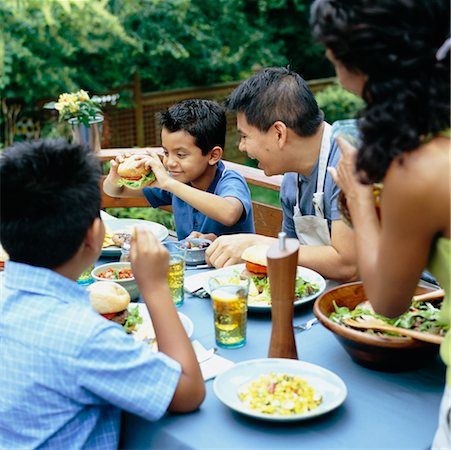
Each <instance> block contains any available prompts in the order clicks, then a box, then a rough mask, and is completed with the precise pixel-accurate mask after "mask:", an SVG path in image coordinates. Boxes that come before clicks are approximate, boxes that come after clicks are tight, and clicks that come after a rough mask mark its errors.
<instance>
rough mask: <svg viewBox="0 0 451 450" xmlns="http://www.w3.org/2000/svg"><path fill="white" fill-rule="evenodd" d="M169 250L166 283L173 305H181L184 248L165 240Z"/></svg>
mask: <svg viewBox="0 0 451 450" xmlns="http://www.w3.org/2000/svg"><path fill="white" fill-rule="evenodd" d="M164 246H165V247H166V248H167V249H168V252H169V270H168V285H169V289H170V291H171V296H172V301H173V302H174V305H175V306H181V305H183V299H184V278H185V261H186V248H182V247H181V246H180V245H178V244H177V243H175V242H165V243H164Z"/></svg>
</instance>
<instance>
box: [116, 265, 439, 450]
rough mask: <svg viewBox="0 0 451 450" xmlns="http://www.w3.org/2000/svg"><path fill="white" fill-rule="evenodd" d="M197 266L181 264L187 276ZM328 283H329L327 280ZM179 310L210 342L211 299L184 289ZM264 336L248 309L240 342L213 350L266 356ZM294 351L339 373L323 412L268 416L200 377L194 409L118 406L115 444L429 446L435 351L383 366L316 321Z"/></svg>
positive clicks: (263, 318)
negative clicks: (422, 360) (150, 411)
mask: <svg viewBox="0 0 451 450" xmlns="http://www.w3.org/2000/svg"><path fill="white" fill-rule="evenodd" d="M196 273H199V271H198V270H189V271H186V274H185V275H186V277H188V276H190V275H194V274H196ZM329 286H330V284H329ZM179 311H180V312H182V313H183V314H185V315H187V316H188V317H189V318H190V319H191V320H192V322H193V324H194V334H193V336H192V339H193V340H194V339H197V340H199V341H200V342H201V343H202V344H203V345H204V346H205V347H206V348H207V349H209V348H212V347H215V346H216V345H215V340H214V328H213V313H212V308H211V304H210V299H201V298H198V297H194V296H192V295H189V294H186V295H185V303H184V305H182V306H181V307H180V308H179ZM312 317H313V312H312V303H309V304H304V305H300V306H298V307H296V308H295V323H301V322H304V321H306V320H308V319H310V318H312ZM270 336H271V315H270V314H269V313H262V312H258V313H255V312H250V313H249V315H248V328H247V343H246V345H245V346H244V347H242V348H240V349H222V348H219V349H218V354H219V355H220V356H223V357H224V358H227V359H230V360H232V361H234V362H240V361H246V360H250V359H256V358H265V357H267V354H268V349H269V341H270ZM296 344H297V350H298V357H299V359H300V360H302V361H306V362H309V363H313V364H316V365H319V366H322V367H324V368H326V369H329V370H331V371H333V372H335V373H336V374H337V375H338V376H339V377H341V378H342V380H343V381H344V383H345V384H346V386H347V389H348V396H347V398H346V400H345V402H344V403H343V404H342V405H341V406H340V407H338V408H337V409H335V410H334V411H331V412H330V413H328V414H325V415H323V416H320V417H317V418H315V419H311V420H305V421H298V422H282V423H281V422H270V421H262V420H257V419H253V418H250V417H247V416H244V415H241V414H239V413H237V412H234V411H232V410H231V409H229V408H228V407H227V406H225V405H224V404H222V403H221V402H220V401H219V400H218V399H217V398H216V396H215V394H214V392H213V380H210V381H207V382H206V389H207V395H206V399H205V401H204V403H203V404H202V405H201V407H200V408H199V410H197V411H195V412H193V413H190V414H170V413H168V414H166V415H165V416H164V417H163V418H162V419H161V420H159V421H157V422H148V421H146V420H144V419H142V418H140V417H137V416H135V415H132V414H130V413H123V420H122V429H121V442H120V448H125V449H171V450H173V449H233V448H234V449H252V448H255V449H264V448H266V449H276V448H283V449H289V448H293V449H294V448H297V449H298V448H308V449H312V448H322V449H331V448H341V449H353V448H354V449H357V448H377V449H382V448H391V449H393V448H397V449H398V448H409V449H421V450H425V449H428V448H429V447H430V445H431V442H432V439H433V436H434V433H435V430H436V427H437V417H438V411H439V405H440V401H441V397H442V394H443V390H444V385H445V366H444V364H443V363H442V362H441V360H440V357H437V358H436V359H435V360H434V361H433V362H432V363H430V364H429V365H428V366H427V367H424V368H423V369H421V370H417V371H412V372H404V373H386V372H378V371H374V370H370V369H367V368H365V367H362V366H360V365H358V364H356V363H354V362H353V361H352V360H351V358H350V357H349V356H348V354H347V353H346V352H345V350H344V349H343V348H342V347H341V345H340V344H339V343H338V341H337V340H336V339H335V337H334V335H333V334H332V333H331V332H330V331H329V330H327V329H326V328H324V327H323V326H322V325H320V324H318V325H316V326H314V327H312V328H311V329H310V330H308V331H304V332H301V333H298V334H296Z"/></svg>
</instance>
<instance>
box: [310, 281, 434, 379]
mask: <svg viewBox="0 0 451 450" xmlns="http://www.w3.org/2000/svg"><path fill="white" fill-rule="evenodd" d="M431 290H432V289H429V288H425V287H421V286H418V287H417V289H416V292H415V294H417V295H418V294H423V293H426V292H430V291H431ZM366 300H368V297H367V296H366V293H365V290H364V288H363V284H362V282H360V281H359V282H355V283H348V284H343V285H341V286H338V287H336V288H333V289H331V290H330V291H328V292H326V293H324V294H322V295H321V296H320V297H318V298H317V300H316V301H315V304H314V307H313V311H314V313H315V316H316V317H317V318H318V320H319V321H320V322H321V323H322V324H323V325H324V326H325V327H326V328H328V329H329V330H330V331H332V333H334V335H335V337H336V338H337V340H338V342H340V344H341V345H342V346H343V347H344V349H345V350H346V352H347V353H348V354H349V356H350V357H351V358H352V359H353V361H355V362H356V363H358V364H361V365H362V366H365V367H368V368H370V369H374V370H381V371H385V372H403V371H409V370H415V369H418V368H420V367H423V366H425V365H426V364H428V363H429V362H431V361H432V360H434V359H435V358H436V356H437V353H438V351H439V348H440V347H439V345H437V344H432V343H429V342H423V341H418V340H416V339H412V338H410V337H399V338H398V337H381V336H377V335H373V334H368V333H365V332H363V331H359V330H355V329H352V328H349V327H346V326H344V325H340V324H338V323H336V322H333V321H332V320H331V319H329V316H330V314H331V313H332V312H334V311H335V310H334V302H335V303H336V304H337V306H347V307H348V308H349V309H350V310H353V309H354V308H356V306H357V305H359V304H360V303H362V302H364V301H366Z"/></svg>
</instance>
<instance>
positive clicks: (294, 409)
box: [238, 372, 322, 416]
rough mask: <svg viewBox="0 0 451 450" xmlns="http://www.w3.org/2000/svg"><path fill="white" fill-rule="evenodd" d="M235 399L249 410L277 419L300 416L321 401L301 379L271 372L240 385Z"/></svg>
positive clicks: (319, 396)
mask: <svg viewBox="0 0 451 450" xmlns="http://www.w3.org/2000/svg"><path fill="white" fill-rule="evenodd" d="M238 396H239V398H240V400H241V401H242V402H243V403H244V404H245V405H246V406H248V407H249V408H251V409H254V410H257V411H259V412H261V413H264V414H275V415H281V416H289V415H292V414H302V413H304V412H307V411H310V410H312V409H314V408H316V407H317V406H318V405H319V404H320V403H321V401H322V397H321V395H320V394H318V393H317V392H315V390H314V389H313V388H312V386H310V384H309V383H308V382H307V381H306V380H304V379H303V378H301V377H298V376H295V375H287V374H283V373H273V372H271V373H269V374H265V375H261V376H260V377H258V378H256V379H255V380H252V381H250V382H248V383H246V384H243V385H242V386H241V387H240V389H239V392H238Z"/></svg>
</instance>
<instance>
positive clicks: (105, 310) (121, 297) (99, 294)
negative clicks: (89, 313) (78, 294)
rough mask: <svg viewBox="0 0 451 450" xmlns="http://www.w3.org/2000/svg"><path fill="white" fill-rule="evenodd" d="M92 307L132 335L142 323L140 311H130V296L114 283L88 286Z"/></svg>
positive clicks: (98, 283) (100, 282) (108, 282)
mask: <svg viewBox="0 0 451 450" xmlns="http://www.w3.org/2000/svg"><path fill="white" fill-rule="evenodd" d="M87 289H88V291H89V296H90V299H91V305H92V307H93V308H94V309H95V310H96V311H97V312H98V313H99V314H101V315H102V316H103V317H105V318H106V319H109V320H112V321H113V322H116V323H118V324H119V325H122V326H123V327H124V329H125V331H126V332H127V333H131V332H132V331H133V330H134V329H135V327H136V325H138V324H140V323H142V317H141V316H140V315H139V309H138V307H136V308H135V309H134V310H132V311H130V312H129V311H128V305H129V303H130V294H129V293H128V292H127V290H126V289H125V288H124V287H123V286H121V285H120V284H118V283H115V282H114V281H99V282H97V283H93V284H91V285H90V286H88V288H87Z"/></svg>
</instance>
